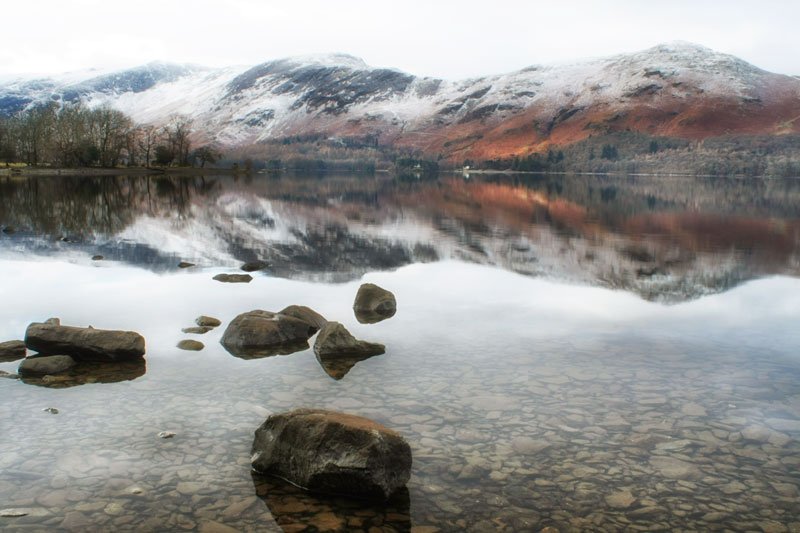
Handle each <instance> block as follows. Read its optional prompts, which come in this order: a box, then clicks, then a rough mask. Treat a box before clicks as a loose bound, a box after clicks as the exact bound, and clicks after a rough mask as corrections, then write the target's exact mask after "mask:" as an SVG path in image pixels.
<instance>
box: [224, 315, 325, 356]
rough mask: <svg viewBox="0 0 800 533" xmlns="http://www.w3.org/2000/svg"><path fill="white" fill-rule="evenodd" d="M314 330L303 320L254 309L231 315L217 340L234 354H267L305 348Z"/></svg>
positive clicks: (284, 352)
mask: <svg viewBox="0 0 800 533" xmlns="http://www.w3.org/2000/svg"><path fill="white" fill-rule="evenodd" d="M315 331H316V329H314V327H313V326H311V325H310V324H308V323H307V322H305V321H304V320H300V319H298V318H295V317H292V316H288V315H284V314H281V313H273V312H270V311H262V310H260V309H257V310H254V311H250V312H247V313H242V314H241V315H239V316H237V317H236V318H234V319H233V320H232V321H231V322H230V324H228V327H227V328H226V329H225V333H224V334H223V335H222V340H221V341H220V342H221V343H222V345H223V346H224V347H225V349H226V350H228V352H230V353H231V354H233V355H235V356H237V357H242V358H245V359H247V358H253V357H266V356H270V355H276V354H286V353H293V352H296V351H298V350H302V349H305V348H308V342H307V341H308V339H309V338H310V337H311V336H312V335H313V334H314V332H315Z"/></svg>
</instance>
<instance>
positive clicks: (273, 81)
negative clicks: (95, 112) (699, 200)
mask: <svg viewBox="0 0 800 533" xmlns="http://www.w3.org/2000/svg"><path fill="white" fill-rule="evenodd" d="M48 100H56V101H61V102H64V103H67V102H75V101H77V100H81V101H83V102H85V103H86V104H87V105H90V106H100V105H108V106H111V107H114V108H117V109H120V110H122V111H124V112H126V113H128V114H129V115H131V116H132V117H133V118H134V120H136V121H138V122H142V123H154V124H162V123H165V122H166V121H167V120H169V118H170V117H171V116H172V115H175V114H183V115H186V116H188V117H189V118H191V119H192V120H193V122H194V129H195V131H197V132H201V134H202V136H203V137H204V140H213V141H215V142H218V143H220V144H222V145H225V146H236V145H247V144H252V143H257V142H259V141H263V140H266V139H274V138H281V137H284V136H291V135H305V134H323V135H329V136H363V135H371V136H374V137H375V138H377V139H379V141H380V142H381V143H382V144H390V145H396V146H407V147H413V148H417V149H419V150H422V151H423V152H426V153H429V154H441V155H444V156H450V157H454V158H455V157H479V158H480V157H484V158H489V157H506V156H510V155H525V154H528V153H531V152H533V151H537V150H540V149H542V148H543V147H544V148H546V147H547V146H549V145H563V144H569V143H572V142H575V141H578V140H581V139H583V138H586V137H588V136H590V135H594V134H602V133H609V132H614V131H625V130H633V131H641V132H644V133H648V134H653V135H668V136H676V137H685V138H705V137H709V136H716V135H722V134H726V133H761V134H780V133H793V132H794V133H796V132H800V121H799V120H796V117H800V80H798V79H797V78H796V77H791V76H783V75H778V74H772V73H769V72H766V71H763V70H761V69H759V68H757V67H755V66H753V65H750V64H748V63H746V62H744V61H742V60H741V59H738V58H736V57H733V56H730V55H726V54H721V53H717V52H715V51H713V50H710V49H708V48H705V47H702V46H698V45H694V44H691V43H683V42H676V43H669V44H663V45H659V46H656V47H654V48H650V49H648V50H644V51H641V52H637V53H633V54H624V55H618V56H614V57H609V58H605V59H596V60H589V61H582V62H575V63H571V64H563V65H556V66H532V67H528V68H525V69H522V70H520V71H517V72H512V73H508V74H503V75H495V76H487V77H482V78H475V79H469V80H462V81H447V80H442V79H436V78H425V77H417V76H414V75H412V74H408V73H404V72H401V71H398V70H393V69H386V68H372V67H370V66H368V65H367V64H366V63H364V61H363V60H361V59H359V58H355V57H352V56H349V55H345V54H332V55H320V56H305V57H297V58H286V59H280V60H275V61H270V62H267V63H263V64H260V65H256V66H253V67H229V68H221V69H209V68H203V67H197V66H187V65H171V64H165V63H151V64H149V65H145V66H143V67H139V68H135V69H130V70H126V71H121V72H115V73H105V74H101V75H97V73H95V75H93V76H88V77H86V78H80V77H76V76H66V77H64V76H62V77H53V78H38V79H17V80H11V81H5V82H2V81H0V114H6V115H8V114H12V113H14V112H17V111H19V110H21V109H24V108H25V107H28V106H30V105H33V104H35V103H37V102H43V101H48Z"/></svg>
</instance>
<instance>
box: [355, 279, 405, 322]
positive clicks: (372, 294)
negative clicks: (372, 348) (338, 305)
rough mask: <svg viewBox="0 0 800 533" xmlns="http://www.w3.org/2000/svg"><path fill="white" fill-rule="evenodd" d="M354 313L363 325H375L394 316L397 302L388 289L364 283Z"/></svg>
mask: <svg viewBox="0 0 800 533" xmlns="http://www.w3.org/2000/svg"><path fill="white" fill-rule="evenodd" d="M353 311H354V312H355V315H356V319H358V321H359V322H361V323H362V324H374V323H375V322H380V321H381V320H386V319H387V318H390V317H392V316H394V314H395V313H396V312H397V301H396V300H395V297H394V294H392V293H391V292H389V291H387V290H386V289H383V288H381V287H378V286H377V285H375V284H373V283H364V284H363V285H361V287H359V288H358V292H357V293H356V300H355V302H354V303H353Z"/></svg>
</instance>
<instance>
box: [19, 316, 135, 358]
mask: <svg viewBox="0 0 800 533" xmlns="http://www.w3.org/2000/svg"><path fill="white" fill-rule="evenodd" d="M25 345H26V346H27V347H28V348H30V349H31V350H35V351H37V352H39V353H40V354H42V355H69V356H72V357H74V358H76V359H91V360H99V361H123V360H126V359H131V358H134V357H141V356H143V355H144V337H142V336H141V335H139V334H138V333H136V332H134V331H112V330H103V329H94V328H77V327H72V326H61V325H56V324H48V323H44V324H42V323H38V322H34V323H33V324H31V325H29V326H28V329H27V330H26V331H25Z"/></svg>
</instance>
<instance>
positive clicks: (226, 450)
mask: <svg viewBox="0 0 800 533" xmlns="http://www.w3.org/2000/svg"><path fill="white" fill-rule="evenodd" d="M0 198H2V202H0V227H2V232H0V280H2V281H0V302H2V305H1V306H0V342H1V341H6V340H13V339H22V338H23V336H24V334H25V328H26V327H27V325H28V324H29V323H31V322H36V321H44V320H45V319H47V318H50V317H58V318H60V319H61V321H62V323H63V324H67V325H77V326H88V325H92V326H94V327H96V328H106V329H125V330H135V331H138V332H140V333H141V334H142V335H143V336H144V337H145V339H146V343H147V353H146V356H145V358H144V363H140V364H139V363H131V364H124V365H123V364H118V365H112V364H107V365H101V367H99V368H96V369H94V370H92V371H86V370H85V369H79V370H73V371H71V372H70V373H68V374H67V375H66V376H60V377H58V378H57V379H42V378H38V379H37V378H27V377H26V378H23V379H8V378H5V379H0V396H2V398H3V401H2V402H0V446H2V450H3V452H2V454H0V529H3V530H9V531H17V530H20V531H22V530H25V531H31V530H33V531H36V530H64V531H109V530H114V531H124V530H135V531H163V530H173V531H174V530H195V529H196V530H200V531H207V532H211V531H306V530H307V531H337V530H338V531H345V530H347V531H353V530H365V531H414V532H417V533H431V532H434V531H547V532H550V533H552V532H554V531H562V532H565V531H587V530H588V531H592V530H594V531H609V530H611V531H614V530H630V531H655V530H742V531H744V530H748V531H768V532H780V531H800V327H798V326H799V324H800V180H766V179H765V180H738V179H722V178H715V179H710V178H708V179H705V178H703V179H700V178H698V179H688V178H654V177H626V178H622V177H616V178H615V177H598V176H522V175H475V174H473V175H472V176H469V177H466V176H461V175H452V176H441V177H440V178H438V179H418V178H415V177H413V176H406V177H400V178H394V177H389V176H375V177H367V176H336V175H331V176H324V177H318V176H269V175H257V176H253V177H234V176H190V177H164V176H158V177H141V176H140V177H106V178H94V177H92V178H87V177H80V178H67V177H51V178H44V177H38V178H6V179H2V180H0ZM99 256H102V259H100V258H99ZM93 257H95V259H93ZM253 260H263V261H265V262H267V263H268V267H267V268H266V269H264V270H262V271H259V272H254V273H253V277H254V279H253V280H252V281H251V282H250V283H242V284H227V283H220V282H217V281H215V280H213V279H212V277H213V276H214V275H216V274H219V273H235V272H239V266H240V265H241V264H242V263H244V262H247V261H253ZM181 261H184V262H189V263H193V264H194V265H195V266H192V267H189V268H179V267H178V264H179V262H181ZM364 282H372V283H376V284H378V285H380V286H382V287H384V288H386V289H389V290H391V291H392V292H393V293H394V294H395V295H396V297H397V302H398V311H397V314H396V315H395V316H394V317H392V318H390V319H388V320H384V321H382V322H379V323H375V324H363V323H360V322H359V321H358V320H357V319H356V317H355V316H354V314H353V310H352V306H353V299H354V297H355V294H356V291H357V289H358V287H359V285H360V284H361V283H364ZM291 304H299V305H307V306H309V307H311V308H313V309H315V310H316V311H318V312H319V313H321V314H322V315H324V316H325V317H326V318H328V319H330V320H337V321H339V322H342V323H343V324H344V325H345V326H346V327H347V328H348V329H349V330H350V331H351V332H352V333H353V334H354V335H355V336H356V337H358V338H360V339H365V340H369V341H375V342H380V343H383V344H385V345H386V353H385V354H383V355H379V356H375V357H371V358H369V359H366V360H362V361H358V362H350V364H346V365H341V364H331V363H330V362H326V361H320V360H318V359H317V357H316V356H315V355H314V352H313V351H312V350H311V349H304V350H300V351H297V352H295V353H292V354H289V355H277V356H273V357H262V358H253V359H243V358H240V357H235V356H233V355H231V354H230V353H228V352H227V351H226V350H225V349H224V348H223V347H222V346H221V345H220V344H219V340H220V337H221V336H222V333H223V331H224V329H225V326H226V325H227V323H228V322H229V321H230V320H231V319H233V317H235V316H236V315H237V314H239V313H242V312H246V311H249V310H252V309H265V310H271V311H277V310H280V309H282V308H284V307H285V306H287V305H291ZM199 315H210V316H214V317H217V318H219V319H221V320H222V326H221V327H219V328H216V329H214V330H212V331H210V332H208V333H205V334H203V335H197V334H186V333H183V332H182V331H181V329H182V328H186V327H190V326H193V325H194V319H195V318H196V317H198V316H199ZM190 338H191V339H195V340H199V341H201V342H202V343H203V344H204V345H205V347H204V349H203V350H201V351H199V352H189V351H183V350H180V349H178V348H177V347H176V344H177V343H178V342H179V341H181V340H182V339H190ZM312 344H313V339H312ZM18 365H19V361H13V360H0V371H4V372H6V373H10V374H13V373H15V372H16V369H17V367H18ZM297 407H314V408H325V409H334V410H341V411H346V412H348V413H353V414H357V415H361V416H366V417H368V418H371V419H374V420H376V421H378V422H380V423H382V424H384V425H386V426H388V427H390V428H392V429H395V430H397V431H398V432H400V433H401V434H402V435H404V436H405V438H406V439H407V440H408V442H409V444H410V445H411V449H412V453H413V461H414V462H413V466H412V476H411V480H410V482H409V483H408V486H407V491H402V492H401V493H399V494H397V495H396V496H395V497H394V498H393V499H392V500H390V501H389V502H388V503H386V504H375V503H368V502H359V501H349V500H346V499H342V498H337V497H327V496H315V495H310V494H305V493H303V492H301V491H300V490H299V489H296V488H294V487H293V486H291V485H288V484H286V483H284V482H280V481H279V480H276V479H271V478H267V477H263V476H258V475H254V474H252V473H251V470H250V448H251V445H252V441H253V432H254V430H255V429H256V428H257V427H258V426H259V425H260V424H261V423H262V422H263V421H264V419H265V418H266V417H267V416H268V415H269V414H271V413H275V412H280V411H285V410H289V409H292V408H297ZM47 408H55V409H57V411H58V412H57V414H54V413H52V412H48V411H45V410H44V409H47ZM164 431H166V432H171V433H174V436H173V437H172V438H168V439H164V438H160V437H159V433H160V432H164ZM4 514H5V515H6V516H3V515H4Z"/></svg>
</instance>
